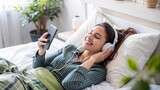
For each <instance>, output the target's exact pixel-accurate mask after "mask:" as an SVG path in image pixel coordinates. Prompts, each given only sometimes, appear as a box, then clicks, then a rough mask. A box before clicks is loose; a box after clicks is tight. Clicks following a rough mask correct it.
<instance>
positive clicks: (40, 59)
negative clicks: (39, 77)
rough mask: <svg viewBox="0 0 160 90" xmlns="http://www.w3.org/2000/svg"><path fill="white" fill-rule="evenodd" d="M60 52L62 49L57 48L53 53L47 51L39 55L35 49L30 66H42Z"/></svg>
mask: <svg viewBox="0 0 160 90" xmlns="http://www.w3.org/2000/svg"><path fill="white" fill-rule="evenodd" d="M61 53H62V49H59V50H58V51H56V52H54V53H53V52H50V51H47V52H46V53H45V54H44V55H42V56H40V55H38V51H37V52H36V54H35V56H33V63H32V67H33V68H37V67H44V66H46V65H47V64H49V63H50V62H51V61H52V60H53V59H54V58H55V57H57V56H58V55H59V54H61Z"/></svg>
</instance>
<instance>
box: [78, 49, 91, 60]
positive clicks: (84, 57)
mask: <svg viewBox="0 0 160 90" xmlns="http://www.w3.org/2000/svg"><path fill="white" fill-rule="evenodd" d="M93 54H94V53H90V52H89V51H87V50H85V51H84V52H83V53H82V54H81V55H80V56H79V58H78V59H77V61H79V62H83V61H86V60H88V59H89V58H90V57H91V56H92V55H93Z"/></svg>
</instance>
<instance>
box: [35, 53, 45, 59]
mask: <svg viewBox="0 0 160 90" xmlns="http://www.w3.org/2000/svg"><path fill="white" fill-rule="evenodd" d="M44 56H45V53H44V54H43V55H38V51H37V52H36V55H35V57H36V58H37V60H42V59H44Z"/></svg>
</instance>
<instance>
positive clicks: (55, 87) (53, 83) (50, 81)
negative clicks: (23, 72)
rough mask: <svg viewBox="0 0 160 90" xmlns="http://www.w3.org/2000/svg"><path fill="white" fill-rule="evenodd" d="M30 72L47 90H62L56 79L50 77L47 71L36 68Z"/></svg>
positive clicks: (52, 76)
mask: <svg viewBox="0 0 160 90" xmlns="http://www.w3.org/2000/svg"><path fill="white" fill-rule="evenodd" d="M31 72H32V73H33V74H34V75H35V76H36V78H38V80H40V81H41V82H42V83H43V85H44V86H45V87H46V88H47V89H48V90H63V87H62V86H61V85H60V84H59V82H58V81H57V79H56V77H55V76H54V75H52V74H51V73H50V72H49V71H48V70H47V69H45V68H43V67H38V68H36V69H32V70H31Z"/></svg>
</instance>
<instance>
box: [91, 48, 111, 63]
mask: <svg viewBox="0 0 160 90" xmlns="http://www.w3.org/2000/svg"><path fill="white" fill-rule="evenodd" d="M112 52H113V51H112V50H110V49H105V50H104V51H102V52H99V53H96V54H94V55H92V56H91V57H90V58H92V59H93V60H94V61H95V62H94V63H99V62H102V61H104V60H105V58H107V57H108V56H109V55H110V54H111V53H112Z"/></svg>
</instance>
